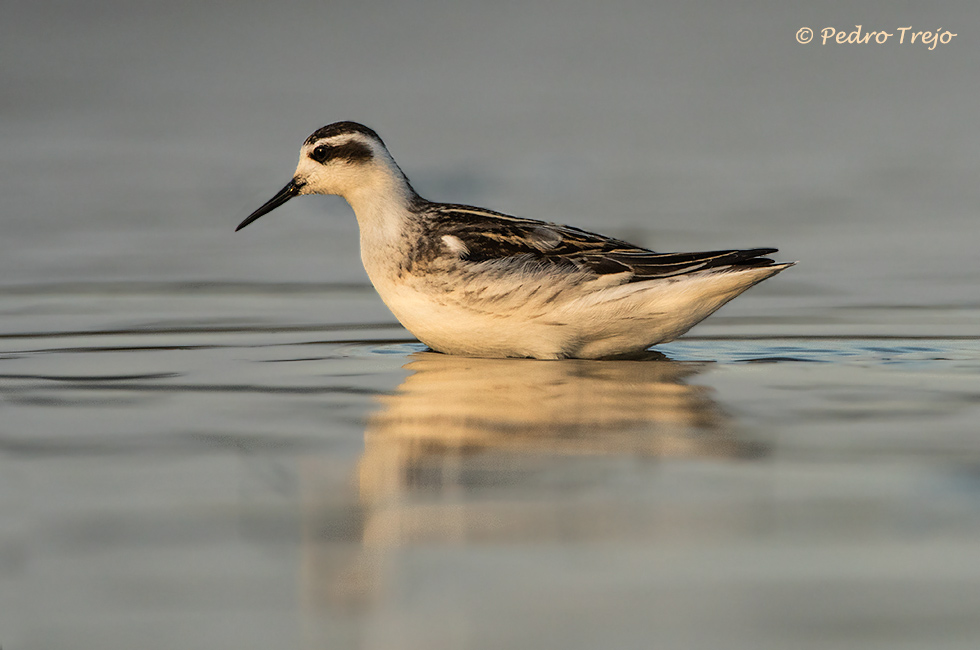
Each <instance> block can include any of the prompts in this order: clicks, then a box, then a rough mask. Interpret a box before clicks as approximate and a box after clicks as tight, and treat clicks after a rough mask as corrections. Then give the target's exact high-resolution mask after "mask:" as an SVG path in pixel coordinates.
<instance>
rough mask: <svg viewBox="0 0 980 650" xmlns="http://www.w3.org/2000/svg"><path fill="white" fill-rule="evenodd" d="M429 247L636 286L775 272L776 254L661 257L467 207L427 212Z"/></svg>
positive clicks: (577, 232)
mask: <svg viewBox="0 0 980 650" xmlns="http://www.w3.org/2000/svg"><path fill="white" fill-rule="evenodd" d="M426 208H427V209H426V210H425V211H424V212H425V215H426V219H425V221H426V227H427V230H428V231H429V232H428V233H427V234H428V237H426V239H427V240H428V241H438V240H439V238H441V237H442V236H444V235H451V236H453V237H457V238H458V239H459V240H460V241H462V242H463V244H464V245H465V246H466V249H467V250H466V252H465V253H463V254H462V255H461V258H462V259H464V260H466V261H470V262H474V263H475V262H488V261H494V260H502V259H514V258H522V259H524V260H526V261H531V260H533V261H536V262H539V263H542V264H547V265H555V266H557V267H563V268H566V269H577V270H583V271H589V272H592V273H595V274H596V275H606V274H612V273H626V272H629V273H632V274H633V277H632V278H630V280H629V281H630V282H637V281H642V280H650V279H654V278H667V277H671V276H676V275H683V274H685V273H694V272H696V271H704V270H709V269H717V270H719V271H722V270H739V269H744V268H754V267H765V266H772V265H773V264H775V262H774V261H773V260H772V259H770V258H768V257H766V255H769V254H770V253H775V252H776V250H777V249H775V248H753V249H748V250H721V251H709V252H700V253H655V252H653V251H651V250H647V249H645V248H639V247H637V246H634V245H632V244H630V243H628V242H625V241H622V240H619V239H613V238H611V237H605V236H603V235H598V234H596V233H591V232H588V231H586V230H581V229H579V228H574V227H572V226H561V225H558V224H553V223H546V222H543V221H535V220H533V219H522V218H519V217H512V216H509V215H505V214H501V213H497V212H491V211H489V210H484V209H482V208H473V207H469V206H463V205H447V204H431V203H430V204H428V206H426Z"/></svg>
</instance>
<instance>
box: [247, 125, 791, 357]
mask: <svg viewBox="0 0 980 650" xmlns="http://www.w3.org/2000/svg"><path fill="white" fill-rule="evenodd" d="M301 194H339V195H340V196H343V197H344V198H345V199H347V202H348V203H350V206H351V207H352V208H353V209H354V214H355V216H356V217H357V223H358V226H359V227H360V231H361V260H362V261H363V262H364V268H365V270H366V271H367V274H368V277H369V278H370V279H371V282H372V283H373V284H374V287H375V289H377V291H378V293H379V294H380V295H381V299H382V300H384V302H385V304H387V305H388V307H389V309H391V311H392V313H394V315H395V317H396V318H398V320H399V321H401V323H402V325H404V326H405V327H406V328H407V329H408V330H409V331H410V332H411V333H412V334H414V335H415V336H417V337H418V339H419V340H420V341H422V342H423V343H425V344H426V345H428V346H429V347H430V348H432V349H433V350H438V351H440V352H446V353H449V354H462V355H468V356H475V357H535V358H539V359H561V358H569V357H570V358H580V359H596V358H602V357H614V356H616V357H618V356H630V355H639V354H642V353H643V352H644V351H645V350H646V349H647V348H649V347H650V346H652V345H655V344H657V343H664V342H666V341H671V340H673V339H675V338H677V337H678V336H680V335H681V334H683V333H684V332H686V331H687V330H689V329H690V328H691V327H693V326H694V325H696V324H697V323H699V322H700V321H701V320H703V319H704V318H706V317H707V316H708V315H710V314H711V313H712V312H714V311H715V310H716V309H718V308H719V307H721V306H722V305H724V304H725V303H726V302H728V301H729V300H731V299H732V298H734V297H735V296H737V295H738V294H740V293H742V292H743V291H745V290H746V289H748V288H749V287H751V286H752V285H754V284H757V283H759V282H761V281H763V280H765V279H766V278H768V277H770V276H772V275H775V274H776V273H779V272H780V271H782V270H783V269H785V268H787V267H789V266H792V265H793V264H794V263H793V262H790V263H781V264H777V263H775V262H774V261H773V260H771V259H769V258H768V257H765V256H766V255H769V254H770V253H774V252H776V249H775V248H754V249H751V250H725V251H712V252H708V253H654V252H653V251H649V250H646V249H643V248H638V247H636V246H633V245H632V244H628V243H626V242H624V241H620V240H618V239H612V238H610V237H604V236H602V235H597V234H594V233H591V232H587V231H585V230H580V229H578V228H573V227H571V226H561V225H558V224H553V223H546V222H543V221H535V220H533V219H521V218H518V217H511V216H508V215H505V214H500V213H498V212H492V211H490V210H483V209H481V208H474V207H470V206H465V205H449V204H445V203H432V202H430V201H426V200H425V199H423V198H422V197H420V196H419V195H418V194H416V193H415V190H414V189H412V186H411V185H410V184H409V182H408V178H406V176H405V174H404V173H403V172H402V170H401V169H400V168H399V167H398V165H397V164H395V161H394V159H393V158H392V157H391V154H389V153H388V149H387V148H386V147H385V144H384V142H382V141H381V138H379V137H378V134H377V133H375V132H374V131H372V130H371V129H369V128H367V127H366V126H363V125H361V124H357V123H355V122H337V123H336V124H331V125H329V126H325V127H323V128H322V129H320V130H318V131H316V132H315V133H313V135H311V136H310V137H309V138H307V139H306V142H305V143H303V147H302V149H301V151H300V157H299V166H298V167H297V168H296V173H295V174H294V175H293V179H292V180H291V181H289V183H287V184H286V186H285V187H284V188H282V190H280V191H279V193H278V194H276V195H275V196H274V197H272V199H270V200H269V201H268V202H267V203H266V204H265V205H263V206H262V207H261V208H259V209H258V210H256V211H255V212H253V213H252V214H251V215H250V216H249V217H248V218H247V219H245V220H244V221H243V222H242V223H241V224H240V225H239V226H238V228H237V229H236V230H241V229H242V228H244V227H245V226H247V225H248V224H250V223H252V222H253V221H255V220H256V219H258V218H259V217H261V216H262V215H264V214H266V213H268V212H270V211H272V210H274V209H275V208H277V207H279V206H280V205H282V204H283V203H285V202H286V201H288V200H289V199H291V198H293V197H294V196H299V195H301Z"/></svg>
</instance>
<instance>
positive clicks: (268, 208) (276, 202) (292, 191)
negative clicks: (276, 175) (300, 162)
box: [235, 178, 306, 232]
mask: <svg viewBox="0 0 980 650" xmlns="http://www.w3.org/2000/svg"><path fill="white" fill-rule="evenodd" d="M304 185H306V183H300V182H297V181H296V179H295V178H294V179H293V180H291V181H289V182H288V183H286V187H284V188H282V189H281V190H279V192H278V193H277V194H276V195H275V196H274V197H272V198H271V199H269V200H268V201H266V203H265V205H263V206H262V207H261V208H259V209H258V210H256V211H255V212H253V213H252V214H250V215H248V218H247V219H245V221H243V222H241V223H240V224H238V227H237V228H235V232H238V231H239V230H241V229H242V228H244V227H245V226H247V225H248V224H250V223H252V222H253V221H255V220H256V219H258V218H259V217H261V216H262V215H264V214H268V213H270V212H272V211H273V210H275V209H276V208H278V207H279V206H280V205H282V204H283V203H285V202H286V201H288V200H289V199H291V198H293V197H294V196H296V195H297V194H299V191H300V190H301V189H303V186H304Z"/></svg>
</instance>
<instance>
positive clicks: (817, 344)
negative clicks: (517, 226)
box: [0, 0, 980, 650]
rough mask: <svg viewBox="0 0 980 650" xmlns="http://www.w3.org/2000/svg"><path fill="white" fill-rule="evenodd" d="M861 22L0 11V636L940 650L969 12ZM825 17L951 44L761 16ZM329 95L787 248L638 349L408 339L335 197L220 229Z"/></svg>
mask: <svg viewBox="0 0 980 650" xmlns="http://www.w3.org/2000/svg"><path fill="white" fill-rule="evenodd" d="M863 5H864V6H863V7H862V9H861V11H860V12H858V11H856V10H855V9H854V7H853V4H848V3H833V4H829V5H827V4H825V6H821V7H810V8H806V9H794V10H790V9H787V8H782V7H780V6H779V5H775V4H773V3H763V2H756V3H748V4H745V3H743V4H741V5H740V6H739V7H737V8H736V7H734V6H733V5H731V3H721V2H693V3H685V4H683V5H678V6H676V7H673V8H670V9H664V8H654V7H653V6H652V5H650V4H648V3H644V2H629V1H628V0H613V2H611V3H608V2H607V3H603V4H601V5H592V4H589V3H583V2H580V3H556V2H534V3H531V4H529V5H528V4H500V3H494V4H492V5H491V4H489V3H484V4H481V5H478V4H458V3H457V4H455V5H443V4H441V3H436V2H425V3H415V4H411V5H410V4H407V3H401V4H400V3H394V2H388V3H386V2H361V3H305V4H304V3H267V4H266V3H257V2H255V3H236V4H235V5H234V6H232V5H227V6H221V5H216V6H205V5H203V4H201V3H151V2H125V3H124V2H117V3H113V2H64V3H36V2H31V3H26V2H13V3H8V5H7V8H5V11H4V14H5V17H4V20H3V21H2V23H0V42H2V53H3V57H2V60H3V64H2V66H0V84H2V88H3V93H2V94H0V142H2V144H3V146H2V148H0V197H2V203H0V225H2V232H0V646H2V647H3V648H4V650H20V649H30V650H33V649H38V650H41V649H43V650H59V649H61V648H65V649H68V648H72V649H75V648H98V649H116V648H119V649H122V648H134V647H138V648H148V649H155V648H160V649H164V648H166V649H168V650H169V649H171V648H174V647H195V648H197V647H202V648H251V647H255V648H259V647H262V648H268V647H277V648H304V649H305V648H341V649H344V648H357V649H365V650H373V649H388V648H398V649H414V648H426V649H432V648H436V649H441V648H445V649H457V648H470V649H483V648H486V649H491V648H508V647H513V648H562V649H563V650H565V649H571V650H577V649H582V650H585V649H592V648H599V647H610V648H637V649H641V648H644V649H645V648H654V647H656V648H746V649H749V648H751V649H758V648H773V649H776V648H780V649H781V648H847V649H852V648H862V649H864V648H869V649H870V648H882V649H884V648H887V649H889V650H894V649H896V648H899V649H901V648H929V649H934V648H971V649H972V648H976V647H977V645H978V643H980V562H978V561H977V557H978V554H980V424H978V422H980V336H978V335H980V291H978V289H977V287H978V284H980V262H978V257H977V254H976V251H977V249H978V246H980V226H978V223H980V222H978V217H977V209H978V208H977V206H978V205H980V183H978V182H977V179H978V178H980V128H978V126H977V118H976V106H977V105H978V102H980V78H978V76H980V74H978V72H977V71H978V70H980V6H978V5H976V4H975V3H967V2H946V3H939V4H932V5H928V6H911V5H908V6H899V5H896V4H895V3H889V2H884V0H882V1H879V2H868V3H863ZM856 24H863V27H864V29H865V30H866V31H872V30H875V29H886V30H889V31H893V32H894V31H895V30H896V29H897V28H898V27H903V26H906V25H913V26H915V28H916V29H922V30H935V29H936V28H942V29H949V30H950V31H951V32H955V33H957V36H956V37H955V38H954V39H953V40H952V42H951V43H949V44H948V45H940V46H938V47H937V48H936V49H934V50H932V51H929V50H928V49H927V47H924V46H922V45H921V43H919V44H911V43H905V44H899V43H897V42H896V41H894V40H893V41H891V42H889V43H886V44H883V45H850V46H848V45H831V44H828V45H825V46H821V45H819V44H818V43H817V42H816V41H815V42H811V43H810V44H808V45H801V44H799V43H797V42H796V39H795V34H796V33H797V31H798V30H799V29H800V28H801V27H805V26H808V27H810V28H811V29H813V30H814V31H816V32H818V34H819V30H820V29H822V28H823V27H826V26H829V25H834V26H837V27H838V28H844V29H847V30H849V31H852V30H853V29H854V26H855V25H856ZM895 38H897V37H895ZM817 39H818V40H819V35H818V37H817ZM340 119H354V120H358V121H362V122H365V123H367V124H369V125H370V126H372V127H374V128H375V129H377V130H378V131H379V132H380V133H381V135H382V137H384V138H385V140H386V142H387V143H388V145H389V148H390V149H391V151H392V153H393V155H394V156H395V158H396V159H397V160H398V161H399V162H400V163H401V165H402V167H403V168H404V169H405V171H406V173H407V174H408V175H409V177H410V178H411V179H412V181H413V183H414V184H415V186H416V188H417V189H418V190H419V191H420V192H421V193H422V194H423V195H425V196H427V197H428V198H432V199H436V200H446V201H456V202H466V203H474V204H477V205H484V206H486V207H490V208H493V209H497V210H501V211H504V212H511V213H515V214H520V215H525V216H531V217H536V218H541V219H546V220H553V221H559V222H564V223H570V224H573V225H577V226H580V227H585V228H588V229H592V230H598V231H601V232H605V233H608V234H612V235H616V236H620V237H624V238H627V239H630V240H633V241H635V242H636V243H638V244H643V245H647V246H650V247H653V248H655V249H658V250H664V251H668V250H684V249H689V250H693V249H711V248H717V247H732V246H740V247H749V246H766V245H774V246H778V247H780V249H781V252H780V254H779V258H780V259H784V260H800V264H799V265H798V266H796V267H794V268H793V269H791V270H789V271H787V272H785V273H783V274H781V275H780V276H778V277H776V278H774V279H772V280H770V281H767V282H766V283H764V284H762V285H760V286H758V287H756V288H754V289H752V290H751V291H750V292H748V293H747V294H745V295H744V296H742V297H740V298H739V299H738V300H736V301H735V302H733V303H732V304H730V305H728V306H726V307H725V308H724V309H722V310H721V311H720V312H719V313H718V314H717V315H715V316H713V317H712V318H710V319H709V320H708V321H706V322H705V323H703V324H701V325H699V326H698V327H697V328H695V329H694V330H693V331H692V332H691V333H690V334H689V335H688V336H686V337H684V338H682V339H681V340H679V341H676V342H674V343H671V344H668V345H664V346H660V347H659V348H658V352H659V354H656V355H651V358H650V359H649V360H646V361H642V362H611V361H608V362H597V361H593V362H585V361H562V362H551V361H525V360H506V361H499V360H480V359H465V358H453V357H446V356H443V355H437V354H433V353H431V352H427V351H426V350H425V348H424V346H422V345H420V344H419V343H418V342H416V341H414V340H413V339H412V338H411V336H410V335H409V334H408V333H407V332H406V331H405V330H404V329H402V328H401V327H400V326H399V325H398V323H397V322H396V321H395V320H394V318H393V317H392V316H391V315H390V314H389V312H388V311H387V310H386V309H385V307H384V305H383V304H382V303H381V302H380V300H379V299H378V298H377V297H376V295H375V294H374V292H373V290H372V288H371V287H370V285H369V284H368V282H367V278H366V276H365V274H364V272H363V270H362V269H361V267H360V263H359V260H358V258H357V245H356V241H357V228H356V224H355V223H354V220H353V216H352V214H351V213H350V210H349V208H348V207H347V206H346V204H345V203H344V202H343V201H341V200H339V199H335V198H304V199H301V200H297V201H294V202H292V203H290V205H289V206H288V207H286V208H283V209H281V210H279V211H277V212H276V213H275V214H274V215H271V216H268V217H266V218H264V219H263V220H262V221H260V222H258V223H256V224H255V225H253V226H251V227H250V228H249V229H247V230H245V231H243V232H240V233H237V234H236V233H233V229H234V227H235V226H236V225H237V224H238V223H239V222H240V221H241V219H242V218H244V217H245V216H246V215H247V214H248V213H249V212H251V211H252V210H253V209H254V208H255V207H257V206H258V205H260V204H261V203H262V202H264V201H265V200H266V199H267V198H269V197H270V196H271V195H272V193H273V192H275V191H276V190H278V189H279V188H280V187H281V186H282V184H283V183H284V182H285V181H286V180H287V179H288V178H289V175H290V174H291V173H292V170H293V167H294V165H295V159H296V155H297V152H298V147H299V145H300V143H301V142H302V140H303V139H304V138H305V137H306V136H307V135H308V134H309V133H310V132H311V131H313V130H314V129H316V128H317V127H319V126H322V125H324V124H326V123H329V122H333V121H336V120H340Z"/></svg>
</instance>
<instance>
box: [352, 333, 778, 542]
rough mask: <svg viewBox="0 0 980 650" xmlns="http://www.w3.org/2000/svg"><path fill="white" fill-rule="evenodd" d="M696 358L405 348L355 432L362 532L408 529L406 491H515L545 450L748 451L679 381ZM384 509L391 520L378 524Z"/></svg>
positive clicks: (549, 454)
mask: <svg viewBox="0 0 980 650" xmlns="http://www.w3.org/2000/svg"><path fill="white" fill-rule="evenodd" d="M706 365H707V364H704V363H687V362H685V363H681V362H675V361H672V360H670V359H667V358H666V357H664V356H663V355H659V354H657V353H652V354H651V357H650V358H648V359H644V360H640V361H581V360H563V361H538V360H514V359H470V358H464V357H453V356H447V355H442V354H437V353H431V352H427V353H418V354H416V355H414V359H413V360H412V361H411V362H410V363H409V364H408V365H406V366H405V368H406V369H408V370H410V371H411V372H412V374H411V375H410V376H409V377H408V378H407V379H406V380H405V381H404V382H403V383H402V385H401V386H399V388H398V389H397V390H396V391H395V393H394V394H392V395H388V396H385V397H382V398H380V401H381V403H382V408H381V409H380V410H379V411H378V412H377V413H375V414H374V415H373V416H372V417H371V418H370V420H369V422H368V427H367V430H366V432H365V448H364V454H363V456H362V458H361V461H360V463H359V467H358V487H359V492H360V498H361V506H362V507H363V508H365V511H366V512H367V513H373V515H377V517H374V521H371V519H372V516H373V515H371V514H369V515H368V521H367V522H366V524H367V526H366V529H365V541H366V542H377V543H380V544H398V543H401V542H403V541H406V539H405V537H406V536H407V538H412V537H413V534H412V533H409V532H408V531H407V529H406V524H407V519H406V517H405V516H403V515H404V513H400V512H399V506H398V504H399V502H401V501H406V500H411V499H412V495H413V493H415V494H422V495H431V494H439V493H446V492H457V493H458V492H460V491H463V492H465V491H467V490H470V491H473V490H479V489H481V486H482V487H483V488H485V487H487V486H488V485H501V484H507V485H508V487H510V488H512V489H520V487H521V483H522V481H531V482H533V481H535V480H536V476H535V475H536V473H537V472H536V471H535V470H536V469H538V468H540V467H547V468H549V469H554V467H555V459H556V458H558V459H562V458H565V459H566V461H565V462H563V463H560V464H559V468H561V467H569V463H568V462H567V458H568V457H569V456H596V455H602V456H630V457H633V456H646V457H657V458H661V457H692V456H700V457H705V456H709V457H739V456H747V455H755V454H757V453H758V452H759V451H760V450H759V447H758V445H756V444H753V443H750V442H745V441H740V440H739V439H738V438H737V437H736V436H735V435H734V433H733V430H732V427H731V426H730V424H731V422H730V419H729V418H728V417H727V416H726V415H725V413H724V412H723V411H722V409H721V408H720V407H719V406H718V404H717V403H716V402H715V401H714V400H713V399H712V394H711V390H710V389H709V388H706V387H704V386H698V385H694V384H691V383H689V382H690V380H691V379H692V378H693V377H695V376H696V375H697V374H698V373H699V372H701V371H702V370H703V369H704V368H705V367H706ZM567 473H575V474H576V477H577V478H580V475H581V472H579V471H578V470H575V469H570V471H569V472H567ZM585 473H586V475H587V474H588V472H587V471H586V472H585ZM585 480H588V479H587V478H586V479H585ZM382 512H386V513H387V517H385V516H382V515H381V513H382ZM391 517H394V518H396V519H398V520H399V521H398V523H397V524H396V525H394V527H393V528H392V527H390V526H388V525H387V524H385V523H382V521H383V520H384V521H389V520H390V518H391ZM409 518H410V517H409ZM430 523H431V522H430ZM419 526H421V527H423V528H424V527H425V526H426V525H425V524H422V523H421V522H419ZM419 526H416V525H408V528H418V527H419ZM432 532H434V531H433V530H432V529H430V530H429V533H430V534H431V533H432Z"/></svg>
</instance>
